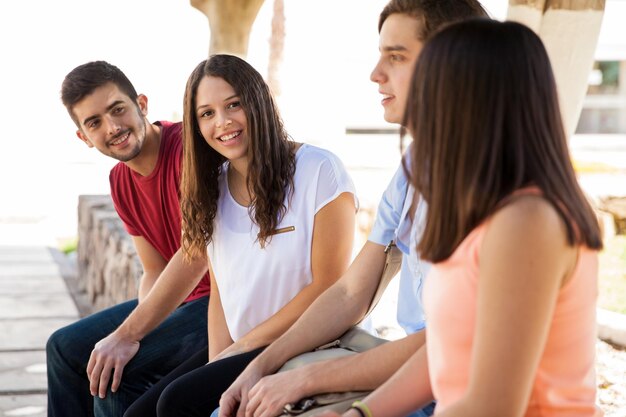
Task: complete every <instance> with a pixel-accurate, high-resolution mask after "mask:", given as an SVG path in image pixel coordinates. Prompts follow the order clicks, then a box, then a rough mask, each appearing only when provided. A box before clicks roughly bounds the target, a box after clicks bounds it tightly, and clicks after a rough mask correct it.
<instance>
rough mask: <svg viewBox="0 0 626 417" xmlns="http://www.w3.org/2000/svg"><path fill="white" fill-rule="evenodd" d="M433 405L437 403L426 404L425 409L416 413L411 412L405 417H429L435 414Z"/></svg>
mask: <svg viewBox="0 0 626 417" xmlns="http://www.w3.org/2000/svg"><path fill="white" fill-rule="evenodd" d="M435 405H437V403H436V402H434V401H433V402H432V403H430V404H428V405H427V406H426V407H424V408H422V409H419V410H417V411H413V412H412V413H411V414H409V415H408V416H407V417H430V416H432V415H433V414H434V413H435Z"/></svg>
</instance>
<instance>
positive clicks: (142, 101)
mask: <svg viewBox="0 0 626 417" xmlns="http://www.w3.org/2000/svg"><path fill="white" fill-rule="evenodd" d="M137 105H138V106H139V109H140V110H141V114H143V115H144V116H147V115H148V97H146V96H145V95H143V94H139V95H138V96H137Z"/></svg>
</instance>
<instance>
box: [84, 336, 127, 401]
mask: <svg viewBox="0 0 626 417" xmlns="http://www.w3.org/2000/svg"><path fill="white" fill-rule="evenodd" d="M137 351H139V342H138V341H136V340H127V339H125V338H123V337H122V336H120V335H119V334H118V333H117V332H113V333H111V334H110V335H108V336H107V337H105V338H104V339H102V340H100V341H99V342H98V343H96V346H95V347H94V348H93V350H92V351H91V356H90V357H89V363H88V364H87V376H88V377H89V390H90V391H91V395H93V396H96V395H98V396H99V397H100V398H104V397H106V392H107V387H108V386H109V381H110V380H111V372H113V380H112V381H111V391H112V392H116V391H117V389H118V388H119V386H120V383H121V381H122V373H123V372H124V367H125V366H126V364H127V363H128V362H129V361H130V360H131V359H132V358H133V357H134V356H135V355H136V354H137ZM113 370H115V371H113Z"/></svg>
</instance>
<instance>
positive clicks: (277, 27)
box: [267, 0, 285, 97]
mask: <svg viewBox="0 0 626 417" xmlns="http://www.w3.org/2000/svg"><path fill="white" fill-rule="evenodd" d="M284 47H285V2H284V0H274V15H273V16H272V35H271V38H270V57H269V63H268V68H267V84H268V85H269V86H270V88H271V89H272V92H273V93H274V96H276V97H278V96H279V95H280V65H281V63H282V61H283V50H284Z"/></svg>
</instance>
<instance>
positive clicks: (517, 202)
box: [492, 195, 566, 239]
mask: <svg viewBox="0 0 626 417" xmlns="http://www.w3.org/2000/svg"><path fill="white" fill-rule="evenodd" d="M492 228H493V229H495V230H499V229H500V230H504V231H508V232H509V233H515V234H516V235H526V234H535V233H538V232H540V234H541V235H550V236H553V237H556V236H555V235H562V237H563V238H564V239H565V236H566V226H565V221H564V220H563V218H562V217H561V215H560V214H559V212H558V211H557V209H556V208H555V207H554V205H553V204H552V203H551V202H549V201H548V200H547V199H545V198H543V197H541V196H535V195H523V196H519V197H516V198H515V199H514V200H512V201H511V202H510V203H509V204H507V205H506V206H505V207H503V208H502V209H500V210H498V211H497V212H496V213H495V214H494V215H493V219H492Z"/></svg>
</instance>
